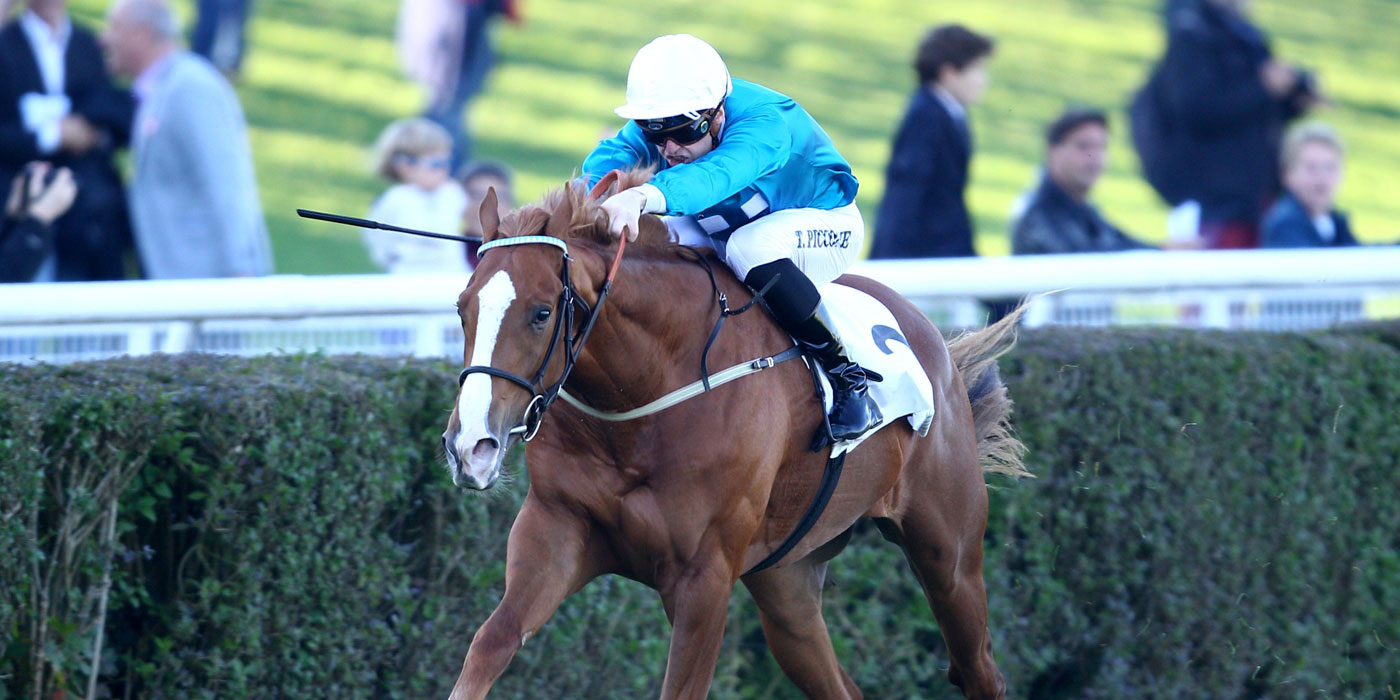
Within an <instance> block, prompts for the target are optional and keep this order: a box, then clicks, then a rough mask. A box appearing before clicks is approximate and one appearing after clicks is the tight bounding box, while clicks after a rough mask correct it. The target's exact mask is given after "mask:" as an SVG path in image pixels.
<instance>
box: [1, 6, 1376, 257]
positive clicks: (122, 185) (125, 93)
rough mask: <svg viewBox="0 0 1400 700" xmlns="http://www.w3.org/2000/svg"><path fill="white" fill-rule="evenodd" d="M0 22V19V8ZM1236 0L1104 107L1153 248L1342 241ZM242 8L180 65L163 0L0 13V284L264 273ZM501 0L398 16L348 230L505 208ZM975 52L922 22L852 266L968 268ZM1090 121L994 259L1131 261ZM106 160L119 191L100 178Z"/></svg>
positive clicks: (1322, 97)
mask: <svg viewBox="0 0 1400 700" xmlns="http://www.w3.org/2000/svg"><path fill="white" fill-rule="evenodd" d="M12 4H13V5H14V7H9V5H12ZM1250 5H1251V0H1166V3H1165V8H1164V10H1163V23H1164V27H1165V31H1166V35H1167V47H1166V51H1165V54H1164V55H1163V56H1162V57H1161V58H1160V60H1158V61H1157V62H1156V64H1155V66H1154V67H1153V69H1152V71H1151V73H1150V75H1149V76H1148V79H1147V80H1146V82H1145V84H1144V85H1143V86H1142V87H1141V89H1140V90H1138V91H1137V93H1136V95H1135V97H1134V98H1133V100H1132V101H1131V104H1129V105H1126V106H1125V107H1126V110H1125V112H1126V114H1127V116H1128V119H1127V127H1128V128H1129V130H1130V135H1131V141H1132V143H1133V146H1134V148H1135V149H1136V151H1137V155H1138V158H1139V160H1140V162H1141V163H1142V169H1143V175H1144V177H1145V179H1146V180H1147V182H1148V183H1149V184H1151V186H1152V187H1153V188H1154V189H1155V190H1156V191H1157V192H1158V194H1160V195H1161V197H1162V198H1163V199H1164V200H1165V201H1166V202H1168V203H1169V204H1170V205H1171V206H1172V207H1173V210H1172V212H1171V214H1170V216H1169V217H1168V219H1167V240H1166V243H1165V244H1164V245H1163V246H1162V248H1164V249H1170V250H1177V249H1226V248H1255V247H1265V248H1275V247H1332V246H1350V245H1356V244H1357V241H1356V238H1355V236H1354V235H1353V234H1352V231H1351V229H1350V226H1349V223H1348V220H1347V217H1346V216H1345V215H1344V214H1343V213H1342V212H1340V211H1338V210H1337V208H1336V205H1335V199H1336V193H1337V188H1338V186H1339V184H1340V183H1341V180H1342V175H1343V171H1344V164H1345V148H1344V146H1343V141H1342V138H1341V137H1340V136H1339V135H1338V133H1337V132H1336V131H1335V130H1334V129H1333V128H1331V127H1329V126H1328V125H1326V124H1325V123H1322V122H1317V121H1303V120H1301V119H1300V117H1302V116H1304V115H1306V114H1308V113H1309V112H1310V111H1313V110H1315V109H1316V108H1317V107H1319V106H1323V105H1326V104H1327V102H1328V99H1327V96H1326V93H1325V92H1324V91H1323V89H1322V88H1321V87H1320V81H1319V79H1318V77H1317V76H1316V75H1313V74H1312V73H1310V72H1308V71H1306V70H1304V69H1302V68H1300V67H1298V66H1295V65H1292V64H1290V63H1288V62H1287V61H1286V60H1284V59H1283V58H1281V57H1279V56H1276V55H1275V54H1274V52H1273V51H1272V49H1271V48H1270V43H1269V40H1268V37H1267V36H1266V35H1265V34H1264V33H1263V32H1262V31H1261V30H1260V29H1259V27H1258V26H1257V25H1256V24H1255V23H1254V22H1253V21H1252V20H1251V18H1250V13H1249V9H1250ZM251 9H252V8H251V0H199V1H198V3H197V18H196V21H195V23H194V28H193V30H192V31H191V32H190V33H189V35H188V40H189V45H190V46H191V47H192V48H191V49H190V50H186V49H184V48H182V46H183V44H184V41H183V40H182V36H183V35H182V32H181V30H180V28H179V26H178V25H177V23H176V20H175V15H174V13H173V11H172V9H171V6H170V4H169V2H168V0H116V1H115V2H114V3H113V5H112V6H111V9H110V11H109V13H108V16H107V18H106V21H105V26H104V27H103V28H102V30H101V34H100V36H98V35H96V34H94V33H93V32H92V31H89V30H88V29H86V28H84V27H82V26H80V25H79V24H77V23H75V22H74V21H73V20H72V18H71V17H70V16H69V13H68V10H67V7H66V4H65V0H0V18H6V19H7V21H6V22H5V24H4V26H3V29H0V193H3V194H4V195H5V197H4V202H5V210H4V219H3V223H0V255H3V258H0V274H3V277H0V281H31V280H32V281H82V280H115V279H129V278H149V279H170V278H192V277H232V276H251V275H263V274H269V273H270V272H271V271H272V269H273V262H272V254H271V249H270V245H269V240H268V234H267V230H266V227H265V224H264V222H263V216H262V210H261V205H260V203H259V199H258V192H257V187H256V179H255V176H254V172H253V161H252V157H251V152H250V147H249V142H248V135H247V126H246V124H245V122H244V117H243V112H242V108H241V106H240V105H239V102H238V98H237V96H236V94H235V93H234V91H233V88H232V86H231V84H230V82H229V81H230V79H236V78H237V76H238V74H239V71H240V70H241V65H242V57H243V48H244V44H245V42H244V27H245V26H246V23H247V20H248V16H249V12H250V11H251ZM503 18H504V19H508V20H512V21H518V19H519V13H518V9H517V7H516V6H515V3H513V2H511V1H510V0H401V4H400V10H399V21H398V30H397V39H398V46H399V51H398V54H399V59H400V62H401V65H402V68H403V70H404V72H405V75H407V76H408V77H409V78H410V79H412V80H414V81H416V82H417V83H419V84H420V85H421V86H422V88H423V90H424V93H425V95H426V100H425V104H424V106H423V109H422V110H421V112H419V115H418V116H406V117H405V118H403V119H400V120H397V121H395V122H393V123H392V124H389V125H387V127H386V128H385V129H384V130H383V132H382V133H381V135H380V137H379V138H378V140H377V141H376V143H375V144H374V148H373V165H372V168H373V171H374V172H375V173H376V174H377V175H378V176H380V177H382V178H383V179H384V180H386V181H387V188H386V189H385V190H384V192H383V194H382V195H380V196H379V197H378V198H377V199H376V200H375V201H374V202H373V204H372V206H371V207H370V217H371V218H373V219H375V220H377V221H380V222H383V223H388V224H394V225H397V226H402V227H409V228H417V229H423V230H429V231H435V232H443V233H454V232H455V233H465V234H466V235H468V236H472V235H475V236H479V235H480V221H479V216H478V214H479V208H480V206H481V202H482V201H483V199H484V198H485V195H486V192H487V191H488V190H489V189H491V188H494V189H495V190H496V192H497V195H498V202H499V206H500V207H501V209H502V211H503V212H504V211H506V210H508V209H510V208H511V207H513V206H514V205H515V202H514V198H513V196H512V182H511V180H512V176H511V173H510V171H509V170H508V169H507V168H506V167H505V166H504V165H502V164H500V163H496V162H491V161H482V160H473V159H472V142H471V139H470V137H469V135H468V129H467V125H466V108H467V105H468V103H469V102H470V100H471V99H472V97H473V96H475V95H476V94H477V93H478V92H479V91H480V90H481V88H482V86H483V84H484V81H485V79H486V76H487V74H488V72H489V70H490V68H491V66H492V64H493V62H494V51H493V48H492V45H491V41H492V39H491V32H490V29H491V25H492V24H493V23H495V22H498V21H499V20H501V19H503ZM994 53H995V41H994V39H993V38H992V37H990V36H986V35H984V34H980V33H978V32H976V31H973V30H971V29H968V28H967V27H964V26H961V25H956V24H953V25H945V26H940V27H935V28H933V29H932V30H931V31H930V32H929V33H928V34H927V35H926V36H925V37H924V39H923V41H922V42H921V43H920V44H919V46H918V47H917V50H916V51H915V56H914V60H913V65H914V69H915V73H916V75H917V85H916V87H915V90H914V93H913V96H912V98H911V99H910V101H909V105H908V108H907V111H906V113H905V115H904V117H903V120H902V121H901V123H900V125H899V127H898V130H897V132H896V135H895V137H894V142H893V144H892V147H891V156H890V160H889V163H888V166H887V170H886V187H885V193H884V198H883V201H882V202H881V203H880V207H879V211H878V216H877V219H876V222H875V227H874V241H873V245H872V248H871V252H870V255H871V257H872V258H876V259H881V258H884V259H889V258H930V257H961V256H973V255H976V250H975V248H974V245H973V241H974V233H975V230H974V222H973V218H972V217H971V215H970V214H969V211H968V207H967V204H966V200H965V192H966V188H967V184H968V175H969V168H970V165H971V163H972V161H973V157H974V155H975V152H976V144H975V140H974V134H973V130H972V128H971V120H970V119H969V110H971V109H974V108H975V105H976V104H977V103H978V102H979V100H980V98H981V96H982V93H983V91H984V90H985V88H986V85H987V83H988V77H989V75H990V74H991V73H993V72H994V68H993V63H992V60H993V55H994ZM1109 114H1110V113H1109V111H1106V110H1105V109H1102V108H1094V107H1088V106H1083V105H1067V106H1066V108H1065V110H1064V112H1063V113H1062V114H1059V115H1058V116H1055V117H1054V118H1053V119H1050V120H1049V122H1048V124H1047V125H1046V127H1045V131H1044V134H1045V137H1044V161H1043V168H1042V169H1041V171H1040V172H1039V173H1038V174H1037V177H1036V179H1035V181H1034V182H1032V183H1029V186H1028V188H1027V190H1026V192H1025V193H1024V195H1023V196H1022V197H1021V198H1020V200H1019V201H1018V203H1017V205H1016V209H1015V212H1014V213H1013V217H1012V219H1013V223H1012V226H1011V241H1012V252H1013V253H1014V254H1037V253H1071V252H1088V251H1094V252H1103V251H1118V250H1132V249H1143V248H1149V247H1152V246H1149V245H1148V244H1146V243H1144V242H1142V240H1141V239H1140V238H1139V237H1138V236H1135V235H1133V234H1132V233H1131V232H1126V231H1124V230H1122V229H1121V228H1120V227H1118V226H1116V225H1114V224H1113V223H1111V221H1110V219H1109V218H1108V217H1106V216H1105V215H1104V214H1103V213H1102V212H1100V210H1099V209H1098V208H1097V207H1096V206H1095V205H1094V204H1093V190H1094V186H1095V184H1096V183H1097V181H1098V179H1099V177H1100V176H1101V175H1102V173H1103V171H1104V167H1105V163H1106V159H1107V156H1108V144H1109V132H1110V130H1111V129H1113V128H1115V126H1114V124H1113V123H1112V120H1111V119H1110V116H1109ZM123 149H126V150H127V151H129V160H130V163H131V171H132V175H131V177H130V178H129V179H128V181H125V182H124V181H123V179H122V178H121V177H120V175H119V174H118V169H117V167H116V165H115V162H114V157H115V156H116V154H117V153H118V152H119V151H121V150H123ZM364 241H365V245H366V249H367V251H368V253H369V257H370V259H371V261H372V262H373V263H374V264H375V265H376V266H377V267H379V268H380V269H382V270H384V271H386V272H391V273H423V272H444V273H466V272H469V271H470V270H471V269H472V268H473V267H474V265H475V262H476V258H475V251H476V246H475V245H467V246H463V245H461V244H459V243H454V242H450V241H442V240H435V239H427V238H414V237H409V236H403V235H399V234H393V233H386V232H383V231H378V230H367V231H365V232H364Z"/></svg>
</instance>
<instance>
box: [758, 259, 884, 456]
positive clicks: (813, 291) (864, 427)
mask: <svg viewBox="0 0 1400 700" xmlns="http://www.w3.org/2000/svg"><path fill="white" fill-rule="evenodd" d="M774 278H777V281H775V282H773V284H772V286H771V287H769V289H768V291H767V293H765V294H764V295H763V303H764V305H765V306H766V307H768V311H769V313H771V314H772V316H773V320H775V321H777V322H778V325H779V326H781V327H782V329H783V330H785V331H787V333H788V335H791V336H792V337H793V338H794V339H795V340H796V341H797V343H798V345H799V346H801V347H802V349H803V351H804V352H806V353H807V355H808V356H810V357H812V358H813V359H815V360H816V361H817V363H818V364H819V365H821V368H822V371H823V372H825V373H826V376H827V378H828V379H830V380H831V392H832V397H831V413H830V414H828V416H827V421H828V422H829V423H830V424H831V435H832V437H834V438H836V439H837V440H850V439H853V438H857V437H860V436H861V435H863V434H864V433H865V432H866V431H868V430H870V429H871V428H873V427H875V426H876V425H878V424H879V423H880V418H881V416H880V408H879V407H878V406H876V405H875V402H874V401H873V400H872V399H871V398H870V396H869V393H868V392H867V387H866V380H867V378H871V379H874V380H875V381H879V375H875V374H874V373H871V372H868V371H867V370H865V369H864V368H863V367H861V366H860V365H858V364H856V363H855V362H854V361H852V360H851V359H850V358H849V357H847V356H846V349H845V348H844V347H842V345H841V341H840V340H837V338H836V335H835V334H834V333H833V332H832V330H831V326H830V325H829V322H828V321H827V319H826V318H825V314H824V313H823V309H822V303H821V295H820V294H818V293H817V288H816V286H815V285H813V284H812V281H811V280H809V279H807V275H805V274H803V273H802V271H801V270H800V269H798V267H797V265H796V264H794V263H793V262H792V261H791V260H787V259H783V260H778V261H776V262H771V263H767V264H765V265H760V266H758V267H756V268H754V269H753V270H751V271H750V272H749V274H748V276H747V277H745V278H744V283H745V284H747V285H748V286H750V287H752V288H753V289H754V290H760V289H763V288H764V287H765V286H766V285H768V284H769V282H770V281H772V280H773V279H774Z"/></svg>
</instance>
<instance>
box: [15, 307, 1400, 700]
mask: <svg viewBox="0 0 1400 700" xmlns="http://www.w3.org/2000/svg"><path fill="white" fill-rule="evenodd" d="M1397 345H1400V326H1397V325H1390V326H1386V325H1378V326H1371V327H1362V328H1354V329H1347V330H1345V331H1339V332H1332V333H1327V334H1315V335H1293V334H1251V333H1235V334H1224V333H1192V332H1177V331H1155V330H1154V331H1084V330H1066V329H1054V330H1037V331H1027V332H1024V333H1023V336H1022V342H1021V344H1020V346H1019V347H1018V348H1017V350H1015V351H1014V352H1013V354H1012V355H1010V356H1008V357H1007V358H1006V359H1004V360H1003V362H1002V369H1003V373H1004V375H1005V376H1006V378H1007V380H1008V383H1009V384H1010V386H1011V392H1012V396H1013V398H1014V399H1015V400H1016V402H1017V407H1018V409H1017V410H1018V414H1017V422H1018V425H1019V428H1020V430H1021V434H1022V436H1023V438H1024V439H1025V440H1026V442H1027V444H1028V445H1029V446H1030V448H1031V452H1030V456H1029V463H1030V466H1031V468H1032V470H1033V471H1035V472H1036V473H1037V474H1038V475H1039V477H1040V478H1038V479H1036V480H1034V481H1025V482H1021V483H1015V484H1013V483H1011V482H1009V481H1005V480H1001V479H997V480H996V481H994V482H993V484H992V486H993V488H994V490H993V492H992V508H993V511H992V517H991V521H990V523H989V530H988V536H987V557H988V559H987V568H986V579H987V585H988V591H989V598H990V602H991V624H992V629H993V633H994V639H995V652H996V655H997V659H998V662H999V664H1000V665H1001V667H1002V669H1003V671H1004V672H1005V674H1006V676H1007V681H1008V684H1009V686H1010V689H1011V693H1010V697H1013V698H1127V697H1134V698H1192V699H1194V698H1204V697H1212V698H1215V697H1222V698H1270V699H1271V700H1273V699H1281V698H1300V699H1301V698H1318V697H1324V698H1326V697H1331V698H1392V697H1394V694H1395V693H1400V651H1397V649H1398V648H1400V507H1397V506H1398V505H1400V431H1397V429H1396V423H1397V417H1400V416H1398V415H1397V412H1398V411H1400V409H1397V406H1400V352H1397ZM453 387H454V385H453V382H452V373H451V371H450V369H449V368H447V367H446V366H442V365H438V364H435V363H426V362H419V361H400V360H382V359H367V358H341V357H336V358H324V357H281V358H261V359H253V360H240V359H225V358H213V357H201V356H181V357H154V358H143V359H136V360H121V361H111V362H103V363H93V364H82V365H71V366H65V367H17V366H0V389H2V391H0V460H3V465H4V468H3V469H2V470H0V551H5V552H7V553H13V555H7V556H6V557H5V558H4V560H3V562H0V651H3V656H0V698H8V697H13V698H29V697H32V692H33V688H32V686H33V681H34V679H35V677H36V668H42V670H43V681H44V684H45V685H46V686H47V687H48V688H61V689H66V690H68V691H70V693H71V694H70V697H72V696H81V695H82V694H83V693H84V692H85V689H86V686H87V677H88V673H89V669H90V666H91V659H90V650H91V647H92V642H93V636H94V634H95V632H96V629H97V626H98V623H99V621H101V622H102V623H103V624H102V626H103V629H104V632H105V634H104V639H103V648H104V652H103V664H102V669H101V675H100V681H101V683H100V685H101V686H102V688H101V689H102V690H105V691H106V692H110V693H113V694H115V695H116V696H117V697H121V696H122V695H123V694H125V693H130V694H131V697H141V698H276V697H307V698H329V697H336V698H410V697H412V698H422V697H445V696H446V694H447V690H448V689H449V688H450V687H451V684H452V682H453V680H454V679H455V677H456V673H457V670H458V669H459V667H460V664H461V660H462V656H463V654H464V653H465V650H466V647H467V644H468V642H469V640H470V638H471V635H472V633H473V632H474V631H475V628H476V626H477V625H478V624H480V622H481V621H482V620H483V619H484V618H485V616H486V614H487V613H489V611H490V610H491V608H492V607H493V606H494V604H495V601H496V600H497V598H498V596H499V594H500V591H501V577H502V562H503V556H504V543H505V536H506V532H507V530H508V528H509V526H510V522H511V520H512V518H513V516H514V512H515V510H516V508H517V507H518V505H519V502H520V499H521V498H522V497H523V493H524V490H525V488H526V479H525V474H524V472H523V470H518V471H519V478H517V479H516V480H515V482H514V483H511V484H507V485H506V486H505V487H504V490H501V491H498V492H495V493H492V494H488V495H484V496H482V495H476V494H469V493H464V492H461V491H459V490H457V489H455V488H454V487H452V486H451V483H450V480H449V479H448V478H447V475H446V473H445V471H444V470H443V469H442V467H441V462H440V455H439V451H440V448H439V444H440V439H439V437H438V436H439V435H440V433H441V430H442V425H443V423H444V419H445V417H446V413H445V412H446V410H447V409H448V408H449V407H450V405H451V400H452V395H453ZM104 477H107V478H108V480H107V481H106V482H104V481H102V479H103V478H104ZM117 493H120V494H121V497H120V499H119V500H116V502H117V503H119V508H118V510H117V517H116V519H115V521H113V522H114V525H115V527H114V528H113V530H112V531H111V533H110V534H111V536H110V537H107V536H106V535H107V531H106V530H105V526H106V525H107V523H108V521H107V517H108V516H110V515H111V511H110V510H108V504H109V503H111V502H112V501H113V500H114V499H113V498H111V497H108V496H112V495H113V494H117ZM108 563H111V564H112V567H111V578H110V586H104V579H103V567H104V565H106V564H108ZM829 579H830V584H829V587H830V590H829V591H828V593H827V596H826V600H827V606H826V610H827V613H826V614H827V619H828V623H829V625H830V626H831V628H832V631H833V636H834V638H835V641H836V645H837V650H838V653H839V654H840V655H841V657H842V659H843V661H844V662H845V663H846V665H847V668H848V669H849V670H850V671H851V673H852V675H853V676H854V677H855V678H856V680H857V682H858V683H859V684H860V685H861V687H862V689H863V690H864V691H865V693H866V695H867V697H871V698H951V697H955V695H954V694H953V689H952V687H951V686H949V685H948V684H947V682H946V680H945V679H944V674H945V669H946V656H945V655H944V653H943V646H942V642H941V639H940V638H939V637H938V634H937V627H936V626H935V624H934V622H933V619H932V616H931V615H930V614H929V613H928V610H927V607H926V606H925V605H924V602H923V600H922V596H921V595H920V593H919V592H918V589H917V587H916V585H915V582H914V580H913V576H912V575H911V574H910V573H909V572H908V570H907V568H906V567H905V566H904V564H903V560H902V557H901V556H900V555H899V553H898V551H897V550H895V549H894V548H893V547H892V546H890V545H888V544H886V543H884V541H883V540H881V539H880V538H879V536H878V534H876V533H875V532H874V531H873V530H872V529H869V528H860V529H859V531H858V533H857V537H856V539H855V541H854V542H853V544H852V546H851V547H850V548H849V549H848V550H847V551H846V552H845V553H844V554H843V555H842V556H841V557H840V558H838V559H837V560H836V562H834V564H833V566H832V567H831V573H830V577H829ZM104 589H106V590H108V595H107V596H106V597H107V600H108V604H107V608H106V614H105V616H104V615H103V614H102V608H101V605H100V603H101V600H102V598H103V596H102V595H101V592H102V591H103V590H104ZM43 592H47V593H48V603H47V611H48V612H47V614H46V615H44V614H40V612H39V606H37V605H36V604H35V603H36V601H39V600H41V599H42V598H43V596H42V595H41V594H42V593H43ZM36 643H37V646H36ZM666 644H667V630H666V624H665V618H664V615H663V614H662V612H661V609H660V605H659V603H658V601H657V599H656V597H655V595H654V594H652V593H651V592H650V591H647V590H646V589H644V588H642V587H640V586H638V585H636V584H634V583H631V582H627V581H623V580H620V579H614V578H608V579H601V580H599V581H596V582H594V583H593V584H592V585H590V586H589V587H588V588H586V589H585V590H584V591H583V592H582V593H581V594H579V595H577V596H575V597H574V598H572V599H570V600H569V601H567V602H566V604H565V605H564V607H563V608H561V610H560V612H559V614H558V615H557V616H556V617H555V618H554V619H553V620H552V621H551V622H550V624H549V625H548V626H547V627H546V629H545V632H544V633H542V634H541V635H539V636H538V637H536V638H535V639H532V640H531V642H530V643H529V644H527V645H526V647H525V649H524V650H523V651H522V652H521V654H520V656H518V657H517V659H516V661H515V662H514V663H513V664H512V666H511V668H510V669H509V670H508V671H507V672H506V674H505V676H504V677H503V678H502V679H501V682H500V683H499V684H498V686H497V690H496V691H495V692H494V693H493V697H501V698H526V697H531V698H533V697H541V698H544V697H548V698H633V697H649V696H653V695H654V694H655V693H656V692H657V690H658V688H659V685H660V678H661V673H662V671H663V668H664V659H665V654H666ZM725 644H726V650H725V653H724V654H723V655H722V657H721V661H720V668H719V672H718V675H717V678H716V681H715V685H714V689H713V691H712V693H711V696H712V697H715V698H796V697H799V696H798V695H797V693H796V692H795V691H794V690H793V689H792V688H791V686H789V685H788V684H787V683H786V682H785V681H784V680H783V679H782V678H781V674H780V673H779V672H778V671H777V669H776V666H775V665H774V664H773V662H772V661H771V660H770V659H769V658H768V656H767V652H766V650H765V649H764V646H763V641H762V634H761V632H760V631H759V629H758V623H757V620H756V617H755V614H754V612H753V610H752V605H751V603H749V602H748V601H747V598H746V596H745V595H744V594H743V593H742V592H739V593H736V595H735V596H734V597H733V599H732V601H731V617H730V627H729V634H728V636H727V637H726V641H725ZM36 661H37V662H38V663H39V666H37V667H36ZM45 697H48V696H47V695H46V696H45Z"/></svg>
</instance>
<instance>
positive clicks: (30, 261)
mask: <svg viewBox="0 0 1400 700" xmlns="http://www.w3.org/2000/svg"><path fill="white" fill-rule="evenodd" d="M52 250H53V231H52V230H51V229H50V228H49V227H48V226H45V225H44V224H42V223H39V221H38V220H37V219H33V218H25V219H8V218H0V283H5V282H28V281H30V280H32V279H34V275H35V274H36V273H38V272H39V266H40V265H42V264H43V263H44V259H45V258H47V257H48V256H49V253H50V252H52Z"/></svg>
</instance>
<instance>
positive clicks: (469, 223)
mask: <svg viewBox="0 0 1400 700" xmlns="http://www.w3.org/2000/svg"><path fill="white" fill-rule="evenodd" d="M511 180H512V177H511V173H510V169H509V168H507V167H506V166H505V165H504V164H502V163H497V162H495V161H491V160H474V161H472V162H470V163H467V164H466V165H464V166H462V169H461V170H460V171H458V172H457V181H458V182H460V183H462V187H463V189H465V190H466V191H467V212H466V216H465V217H463V219H462V233H463V234H465V235H466V236H468V237H471V238H480V237H481V234H482V231H481V203H482V201H484V200H485V199H486V193H487V192H489V191H490V190H492V189H495V190H496V211H497V213H498V214H500V217H501V218H502V219H504V218H506V214H508V213H510V210H511V209H514V208H515V193H514V191H513V190H512V188H511ZM480 247H481V244H480V243H468V244H467V264H468V265H469V266H471V268H472V269H473V270H475V269H476V263H477V259H476V251H477V249H478V248H480Z"/></svg>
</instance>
